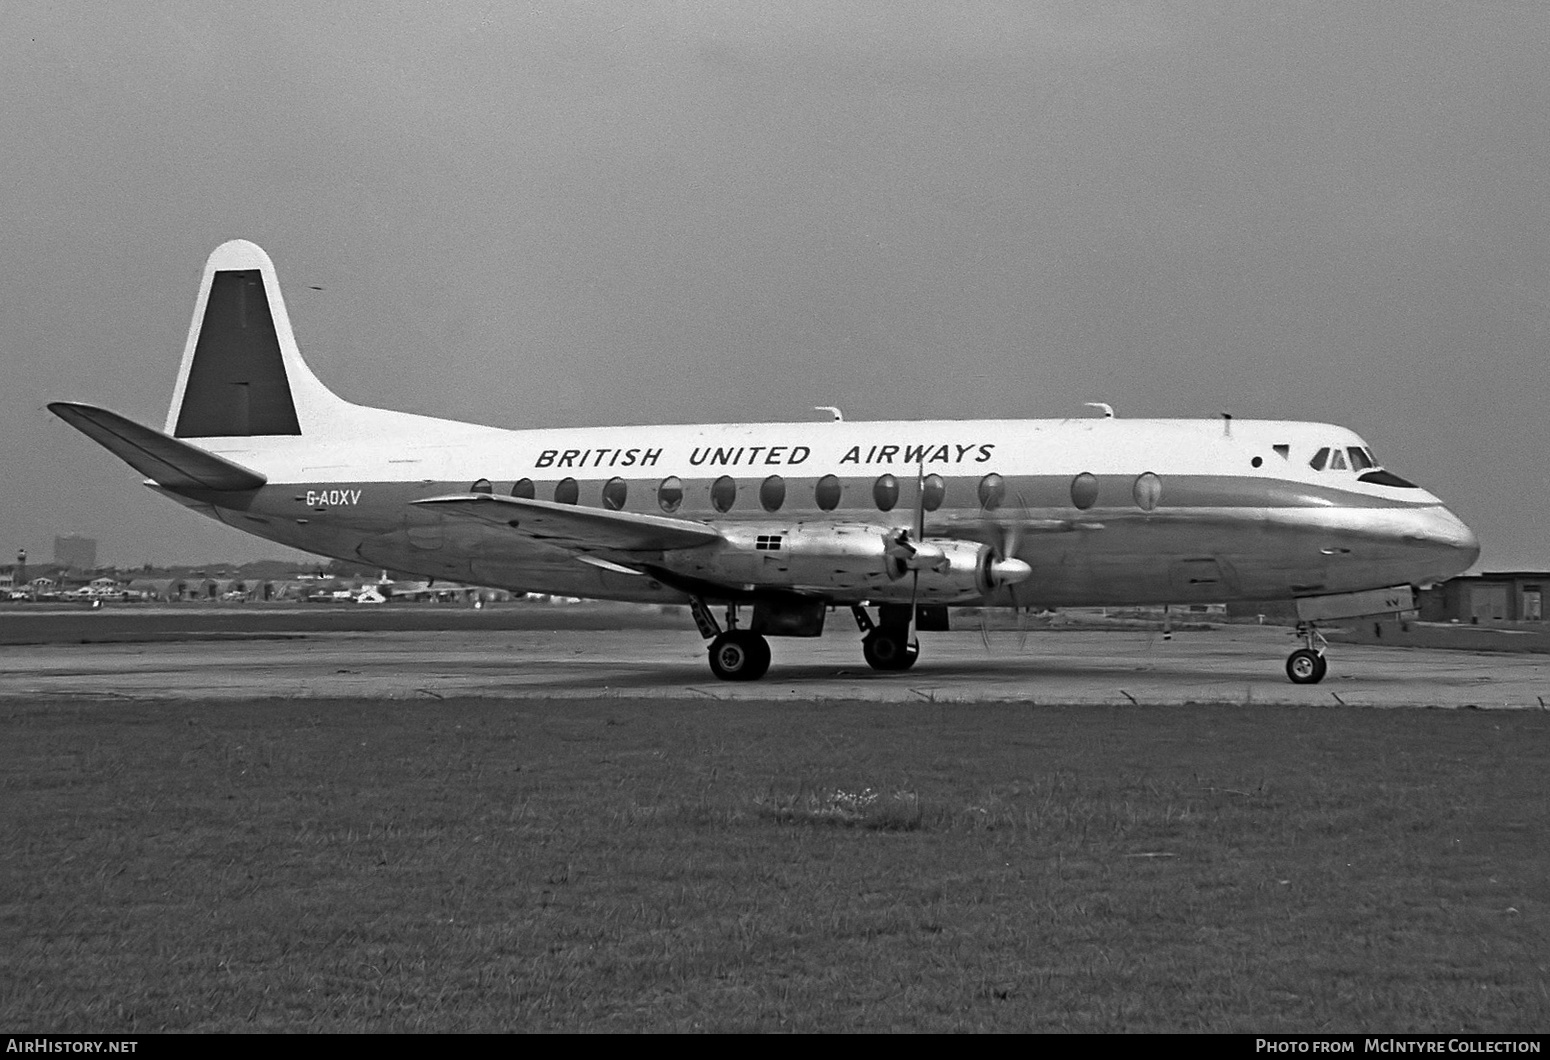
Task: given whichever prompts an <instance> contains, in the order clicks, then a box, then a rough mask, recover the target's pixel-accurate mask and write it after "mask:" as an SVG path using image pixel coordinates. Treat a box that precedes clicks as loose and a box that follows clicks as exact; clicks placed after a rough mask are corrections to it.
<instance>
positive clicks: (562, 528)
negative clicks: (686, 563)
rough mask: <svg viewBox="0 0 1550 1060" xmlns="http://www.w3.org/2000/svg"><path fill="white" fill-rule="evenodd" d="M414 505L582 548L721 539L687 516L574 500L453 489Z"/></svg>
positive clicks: (688, 544) (661, 546)
mask: <svg viewBox="0 0 1550 1060" xmlns="http://www.w3.org/2000/svg"><path fill="white" fill-rule="evenodd" d="M414 503H415V504H418V505H422V506H424V507H426V508H430V509H432V510H434V511H439V512H442V513H444V514H446V515H457V516H465V517H467V518H470V519H481V520H483V521H485V522H487V523H494V524H496V525H498V526H504V527H508V528H509V529H511V530H514V531H516V532H517V533H519V534H523V535H525V536H527V537H531V538H533V539H534V540H537V541H545V542H548V543H550V544H554V545H558V546H560V547H561V548H568V549H574V550H577V551H581V552H593V551H613V552H666V551H669V550H671V549H675V548H693V547H694V546H696V545H708V544H711V543H713V542H716V541H720V540H721V535H720V534H719V533H717V532H716V530H715V529H714V528H713V527H709V526H706V525H705V524H704V523H694V522H690V521H689V520H687V519H668V518H666V517H664V516H660V515H643V514H640V513H637V512H611V511H607V510H605V509H602V508H578V507H577V506H575V505H573V504H556V503H554V502H552V501H539V500H528V499H526V498H524V497H500V496H496V495H495V494H492V493H457V494H452V495H449V496H445V497H427V498H426V499H424V500H420V501H415V502H414Z"/></svg>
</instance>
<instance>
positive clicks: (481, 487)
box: [468, 478, 495, 493]
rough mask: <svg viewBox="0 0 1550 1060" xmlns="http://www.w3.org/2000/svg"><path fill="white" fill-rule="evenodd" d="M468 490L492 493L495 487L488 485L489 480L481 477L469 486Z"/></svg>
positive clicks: (470, 491)
mask: <svg viewBox="0 0 1550 1060" xmlns="http://www.w3.org/2000/svg"><path fill="white" fill-rule="evenodd" d="M468 492H469V493H494V492H495V487H494V486H492V485H490V480H489V479H487V478H482V479H480V480H479V481H478V482H475V483H474V484H473V485H472V486H469V487H468Z"/></svg>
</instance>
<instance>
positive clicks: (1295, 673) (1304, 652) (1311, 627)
mask: <svg viewBox="0 0 1550 1060" xmlns="http://www.w3.org/2000/svg"><path fill="white" fill-rule="evenodd" d="M1297 635H1298V636H1300V637H1301V638H1302V639H1303V642H1304V644H1306V645H1307V646H1306V647H1302V648H1298V649H1297V650H1296V651H1294V652H1292V654H1290V655H1288V656H1287V657H1286V676H1287V677H1290V678H1291V679H1292V683H1293V684H1295V685H1316V684H1318V683H1319V682H1320V681H1322V680H1324V675H1325V674H1327V673H1329V660H1328V659H1326V658H1324V647H1325V646H1327V645H1328V643H1329V642H1328V641H1326V640H1325V639H1324V635H1323V634H1322V633H1320V632H1319V628H1318V626H1317V625H1315V624H1314V623H1312V622H1300V623H1298V625H1297Z"/></svg>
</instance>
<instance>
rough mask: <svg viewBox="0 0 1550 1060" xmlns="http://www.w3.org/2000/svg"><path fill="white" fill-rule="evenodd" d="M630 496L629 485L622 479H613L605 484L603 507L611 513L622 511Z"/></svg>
mask: <svg viewBox="0 0 1550 1060" xmlns="http://www.w3.org/2000/svg"><path fill="white" fill-rule="evenodd" d="M629 495H630V487H629V484H628V483H626V482H625V481H624V479H622V478H611V479H609V480H608V481H607V482H605V483H603V507H604V508H607V509H608V510H609V511H611V512H617V511H622V510H623V509H624V502H625V499H626V498H627V497H629Z"/></svg>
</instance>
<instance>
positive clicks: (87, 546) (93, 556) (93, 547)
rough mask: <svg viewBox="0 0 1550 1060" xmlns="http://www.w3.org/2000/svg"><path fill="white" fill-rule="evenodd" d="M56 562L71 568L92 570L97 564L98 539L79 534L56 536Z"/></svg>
mask: <svg viewBox="0 0 1550 1060" xmlns="http://www.w3.org/2000/svg"><path fill="white" fill-rule="evenodd" d="M54 562H55V563H57V564H58V565H59V566H61V567H65V568H67V569H69V570H78V571H88V570H92V569H93V568H95V567H96V566H97V541H96V539H95V538H91V537H81V536H80V535H78V534H66V535H65V536H64V537H56V538H54Z"/></svg>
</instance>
